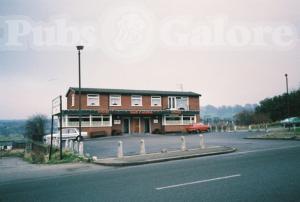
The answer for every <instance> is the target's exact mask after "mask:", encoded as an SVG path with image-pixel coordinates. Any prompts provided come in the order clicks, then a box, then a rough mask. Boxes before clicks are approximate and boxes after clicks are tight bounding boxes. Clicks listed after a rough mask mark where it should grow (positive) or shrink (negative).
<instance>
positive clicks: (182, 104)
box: [176, 97, 189, 110]
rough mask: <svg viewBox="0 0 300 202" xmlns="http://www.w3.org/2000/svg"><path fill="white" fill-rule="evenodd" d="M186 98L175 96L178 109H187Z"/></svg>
mask: <svg viewBox="0 0 300 202" xmlns="http://www.w3.org/2000/svg"><path fill="white" fill-rule="evenodd" d="M188 105H189V104H188V98H187V97H176V106H177V109H179V110H188V108H189V107H188Z"/></svg>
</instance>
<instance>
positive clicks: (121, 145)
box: [117, 141, 124, 158]
mask: <svg viewBox="0 0 300 202" xmlns="http://www.w3.org/2000/svg"><path fill="white" fill-rule="evenodd" d="M117 156H118V158H123V156H124V154H123V142H122V141H119V142H118V154H117Z"/></svg>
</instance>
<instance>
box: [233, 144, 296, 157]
mask: <svg viewBox="0 0 300 202" xmlns="http://www.w3.org/2000/svg"><path fill="white" fill-rule="evenodd" d="M298 147H300V145H296V146H287V147H277V148H276V147H274V148H269V149H257V150H249V151H240V152H235V153H231V154H229V155H238V154H249V153H256V152H264V151H274V150H283V149H292V148H298Z"/></svg>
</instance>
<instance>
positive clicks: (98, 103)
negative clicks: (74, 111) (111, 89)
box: [86, 94, 100, 107]
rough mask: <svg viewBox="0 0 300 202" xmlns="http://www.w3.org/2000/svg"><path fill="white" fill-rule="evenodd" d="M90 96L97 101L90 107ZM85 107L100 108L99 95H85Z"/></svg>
mask: <svg viewBox="0 0 300 202" xmlns="http://www.w3.org/2000/svg"><path fill="white" fill-rule="evenodd" d="M91 96H94V98H95V97H97V99H98V101H97V103H96V104H95V105H91V104H90V103H89V97H91ZM86 106H88V107H99V106H100V95H99V94H87V95H86Z"/></svg>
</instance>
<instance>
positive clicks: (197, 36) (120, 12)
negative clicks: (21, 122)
mask: <svg viewBox="0 0 300 202" xmlns="http://www.w3.org/2000/svg"><path fill="white" fill-rule="evenodd" d="M299 8H300V1H299V0H251V1H250V0H227V1H220V0H206V1H204V0H201V1H199V0H185V1H182V0H165V1H161V0H136V1H134V0H133V1H128V2H125V1H124V0H122V1H121V0H119V1H112V0H94V1H88V0H87V1H82V0H81V1H76V2H75V1H74V0H73V1H66V0H52V1H47V2H46V1H40V0H35V1H34V0H26V1H22V0H19V1H17V0H0V16H1V18H0V85H1V99H0V119H20V118H26V117H28V116H30V115H32V114H34V113H44V114H47V115H49V114H50V111H51V99H52V98H54V97H56V96H57V95H59V94H62V95H65V93H66V91H67V89H68V87H70V86H77V85H78V81H77V74H78V72H77V52H76V50H75V45H76V44H78V43H81V44H83V45H85V48H84V50H83V52H82V85H83V86H84V87H95V88H125V89H127V88H128V89H153V90H180V89H181V86H183V89H184V90H186V91H195V92H198V93H201V94H202V98H201V105H202V106H203V105H207V104H212V105H216V106H221V105H235V104H242V105H243V104H246V103H251V104H254V103H258V102H259V101H260V100H262V99H264V98H266V97H270V96H273V95H277V94H281V93H283V92H284V91H285V80H284V74H285V73H288V74H289V81H290V89H296V88H299V87H300V76H299V75H300V55H299V53H300V52H299V51H300V46H299V31H300V13H299ZM216 21H218V22H219V24H218V25H219V26H221V25H220V21H221V22H223V26H224V27H225V28H224V29H223V30H220V29H216V27H215V26H218V25H216V24H214V23H216ZM221 24H222V23H221ZM59 25H61V26H59ZM235 26H239V27H242V28H240V29H238V30H242V31H243V32H238V31H237V32H234V31H232V30H231V29H233V28H234V27H235ZM41 30H42V31H41ZM203 30H206V31H207V30H210V31H211V32H205V31H204V32H203ZM230 30H231V31H230ZM253 30H256V31H253ZM257 30H265V33H266V35H265V36H263V38H259V39H263V41H261V40H259V39H257V38H256V42H257V41H259V42H260V43H259V44H258V43H255V42H254V34H253V33H256V35H255V36H256V37H257V36H258V35H259V34H260V36H261V34H264V33H261V32H260V33H257ZM278 30H279V31H278ZM40 33H43V35H40ZM65 33H67V34H65ZM78 33H79V35H78ZM203 33H205V34H203ZM234 33H238V34H239V35H238V34H237V38H234V36H235V35H234ZM243 33H244V35H243ZM53 34H54V35H53ZM209 34H212V35H213V36H214V37H215V36H216V35H218V36H223V37H224V38H222V39H221V42H222V43H221V44H219V42H220V41H218V42H216V41H214V42H215V43H208V42H211V41H209V39H211V38H210V37H209V36H210V35H209ZM249 34H250V36H251V37H252V38H251V40H250V39H249V38H248V37H249ZM280 34H281V35H280ZM52 36H55V37H52ZM214 39H215V38H214ZM239 40H240V41H239ZM262 43H264V44H262Z"/></svg>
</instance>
